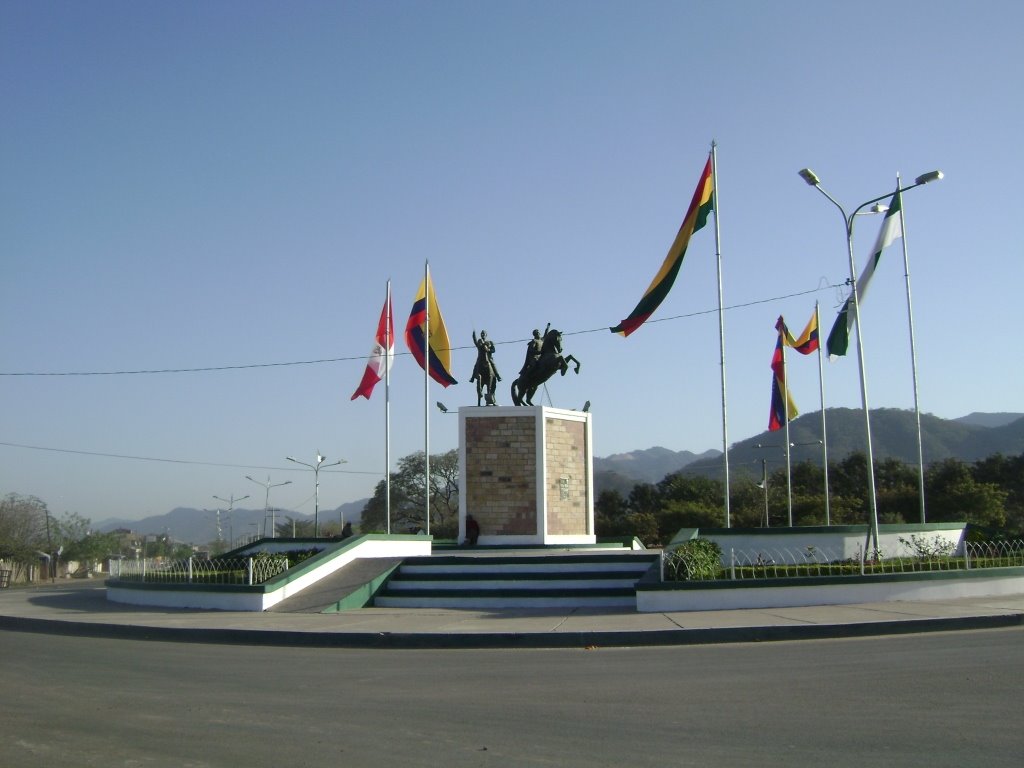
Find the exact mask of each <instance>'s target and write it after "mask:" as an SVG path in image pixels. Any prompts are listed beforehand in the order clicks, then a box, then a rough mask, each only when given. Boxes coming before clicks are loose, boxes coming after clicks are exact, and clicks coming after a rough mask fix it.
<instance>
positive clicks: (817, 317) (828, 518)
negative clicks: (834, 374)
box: [814, 302, 832, 525]
mask: <svg viewBox="0 0 1024 768" xmlns="http://www.w3.org/2000/svg"><path fill="white" fill-rule="evenodd" d="M814 324H815V325H816V326H817V327H818V393H819V395H820V396H821V458H822V463H821V466H822V469H823V470H824V472H825V525H832V512H831V508H830V505H829V500H828V433H827V431H826V429H825V373H824V369H823V367H822V365H821V313H820V311H819V309H818V302H814Z"/></svg>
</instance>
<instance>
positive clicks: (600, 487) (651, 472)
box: [96, 408, 1024, 543]
mask: <svg viewBox="0 0 1024 768" xmlns="http://www.w3.org/2000/svg"><path fill="white" fill-rule="evenodd" d="M825 424H826V430H827V432H826V434H827V436H828V441H827V442H828V459H829V462H834V461H842V460H843V459H845V458H846V457H847V456H849V455H850V454H851V453H855V452H863V451H864V447H865V444H866V442H867V441H866V439H865V425H864V415H863V412H862V411H860V410H859V409H851V408H829V409H827V410H826V411H825ZM821 434H822V430H821V411H815V412H813V413H808V414H804V415H803V416H800V417H798V418H796V419H794V420H793V421H791V422H790V425H789V441H790V443H791V444H792V445H791V448H790V460H791V462H792V463H798V462H801V461H811V462H813V463H815V464H819V465H820V464H821V461H822V457H823V446H822V443H821ZM871 443H872V448H873V451H874V456H875V460H876V461H878V460H883V459H887V458H895V459H899V460H901V461H903V462H905V463H907V464H912V465H916V464H917V425H916V420H915V418H914V412H913V411H904V410H899V409H895V408H881V409H873V410H872V411H871ZM921 444H922V448H923V454H924V461H925V463H926V464H928V463H931V462H934V461H941V460H942V459H948V458H956V459H960V460H962V461H967V462H973V461H977V460H979V459H983V458H985V457H987V456H991V455H992V454H995V453H1002V454H1005V455H1017V454H1020V453H1024V413H977V412H976V413H971V414H969V415H967V416H963V417H961V418H958V419H941V418H939V417H937V416H932V415H931V414H921ZM784 445H785V437H784V434H783V432H782V431H778V432H762V433H761V434H759V435H755V436H754V437H750V438H747V439H745V440H741V441H740V442H737V443H734V444H733V445H732V447H731V448H730V449H729V476H730V479H732V478H740V477H760V475H761V469H762V460H764V461H765V462H767V465H768V467H769V468H770V471H771V470H774V469H776V468H778V467H779V466H781V464H782V462H783V460H784V455H785V454H784V450H783V446H784ZM722 465H723V462H722V452H721V451H717V450H713V449H712V450H708V451H704V452H703V453H693V452H692V451H671V450H669V449H667V448H661V447H655V448H646V449H642V450H636V451H630V452H629V453H619V454H614V455H612V456H606V457H604V458H596V457H595V459H594V492H595V494H600V493H601V491H604V490H618V491H619V492H620V493H622V494H623V495H628V494H629V492H630V491H631V490H632V489H633V486H634V485H636V484H637V483H657V482H658V481H660V480H661V479H662V478H664V477H665V475H668V474H671V473H673V472H679V471H681V470H683V469H685V470H686V472H687V474H695V475H703V476H706V477H717V478H720V477H721V476H722V469H723V466H722ZM367 501H368V500H367V499H359V500H357V501H352V502H348V503H346V504H342V505H341V506H339V507H337V508H335V509H331V510H322V511H321V512H320V521H321V523H324V522H327V521H331V522H333V521H341V520H344V521H347V522H351V523H353V524H354V525H358V523H359V521H360V519H361V518H362V512H363V508H364V507H365V506H366V502H367ZM275 517H276V521H277V522H281V521H283V520H288V519H293V520H297V521H303V520H311V519H312V517H313V516H312V515H309V514H306V513H302V512H293V511H290V510H277V511H276V512H275ZM219 525H220V534H219V535H220V537H222V538H223V539H224V540H225V541H230V540H234V539H238V538H240V537H242V536H251V535H254V534H257V533H258V534H262V533H263V531H264V527H266V530H268V531H269V530H270V521H264V515H263V510H262V509H235V510H233V511H232V512H231V514H230V516H228V514H227V513H226V512H221V514H220V520H219ZM217 526H218V520H217V514H216V513H215V512H205V511H203V510H198V509H190V508H185V507H178V508H176V509H172V510H171V511H170V512H167V513H165V514H162V515H153V516H150V517H146V518H143V519H142V520H123V519H116V518H111V519H108V520H104V521H102V522H100V523H97V524H96V528H97V530H99V531H102V532H107V531H113V530H116V529H130V530H133V531H137V532H139V533H147V534H167V535H169V536H170V537H171V538H172V539H173V540H175V541H186V542H193V543H207V542H210V541H214V540H216V539H217V538H218V530H217Z"/></svg>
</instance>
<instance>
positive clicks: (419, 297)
mask: <svg viewBox="0 0 1024 768" xmlns="http://www.w3.org/2000/svg"><path fill="white" fill-rule="evenodd" d="M428 312H429V315H430V318H429V319H430V343H429V344H427V343H426V338H425V334H426V328H427V314H428ZM405 343H406V344H407V345H408V347H409V351H410V352H412V356H413V357H414V358H416V362H417V363H419V364H420V368H423V369H424V370H427V368H426V366H425V365H424V364H423V361H424V358H425V357H426V355H425V354H424V353H425V352H426V351H427V350H428V348H429V357H430V368H429V373H430V378H432V379H433V380H434V381H436V382H437V383H438V384H440V385H441V386H442V387H447V386H449V385H451V384H458V383H459V382H457V381H456V380H455V378H454V377H453V376H452V374H451V369H452V345H451V342H449V341H448V330H447V329H446V328H445V327H444V318H443V317H442V316H441V310H440V309H439V308H438V306H437V297H436V296H435V295H434V283H433V281H432V280H431V279H430V273H429V272H428V273H427V275H426V276H425V277H424V278H423V282H421V283H420V289H419V291H418V292H417V294H416V300H415V301H414V302H413V304H412V312H411V313H410V314H409V322H408V323H406V324H405Z"/></svg>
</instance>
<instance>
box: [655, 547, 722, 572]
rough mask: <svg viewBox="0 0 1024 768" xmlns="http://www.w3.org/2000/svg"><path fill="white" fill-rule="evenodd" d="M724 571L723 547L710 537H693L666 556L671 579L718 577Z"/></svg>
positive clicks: (667, 570)
mask: <svg viewBox="0 0 1024 768" xmlns="http://www.w3.org/2000/svg"><path fill="white" fill-rule="evenodd" d="M721 571H722V549H721V547H719V546H718V544H716V543H715V542H713V541H711V540H709V539H691V540H690V541H687V542H686V543H684V544H681V545H679V546H678V547H676V548H675V549H674V550H672V552H670V553H669V554H668V555H667V556H666V558H665V578H666V579H668V580H669V581H695V580H704V579H717V578H718V577H719V574H720V573H721Z"/></svg>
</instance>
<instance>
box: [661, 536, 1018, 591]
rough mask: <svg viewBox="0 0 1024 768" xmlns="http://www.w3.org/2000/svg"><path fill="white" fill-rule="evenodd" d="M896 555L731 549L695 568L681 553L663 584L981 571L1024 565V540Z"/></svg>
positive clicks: (908, 549) (922, 545)
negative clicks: (959, 551)
mask: <svg viewBox="0 0 1024 768" xmlns="http://www.w3.org/2000/svg"><path fill="white" fill-rule="evenodd" d="M900 543H901V544H902V545H903V546H902V549H901V550H900V551H899V552H897V553H895V554H886V553H884V552H881V551H879V552H872V551H871V550H867V551H865V550H863V549H861V547H859V546H858V548H857V551H856V553H855V554H854V555H853V556H852V557H843V556H842V555H837V553H835V552H833V551H830V550H828V549H827V548H822V547H811V546H808V547H791V548H787V547H776V548H771V547H763V548H758V549H736V548H730V549H728V550H725V551H723V552H722V553H721V558H720V563H719V567H718V568H717V570H716V569H714V568H707V567H701V566H700V564H695V565H693V566H691V563H690V562H689V561H688V560H687V558H686V557H685V556H684V555H683V554H682V553H681V552H679V551H676V550H669V551H662V553H661V564H660V571H661V580H662V581H717V580H729V581H744V580H764V579H779V578H817V577H821V576H865V575H883V574H894V573H927V572H929V571H958V570H969V569H977V568H1005V567H1018V566H1024V540H1019V539H1017V540H1003V541H986V542H966V543H965V545H964V546H963V549H962V554H956V553H955V552H954V551H953V545H949V546H946V545H945V544H937V543H932V542H924V541H923V540H913V541H907V540H903V539H901V541H900Z"/></svg>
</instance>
